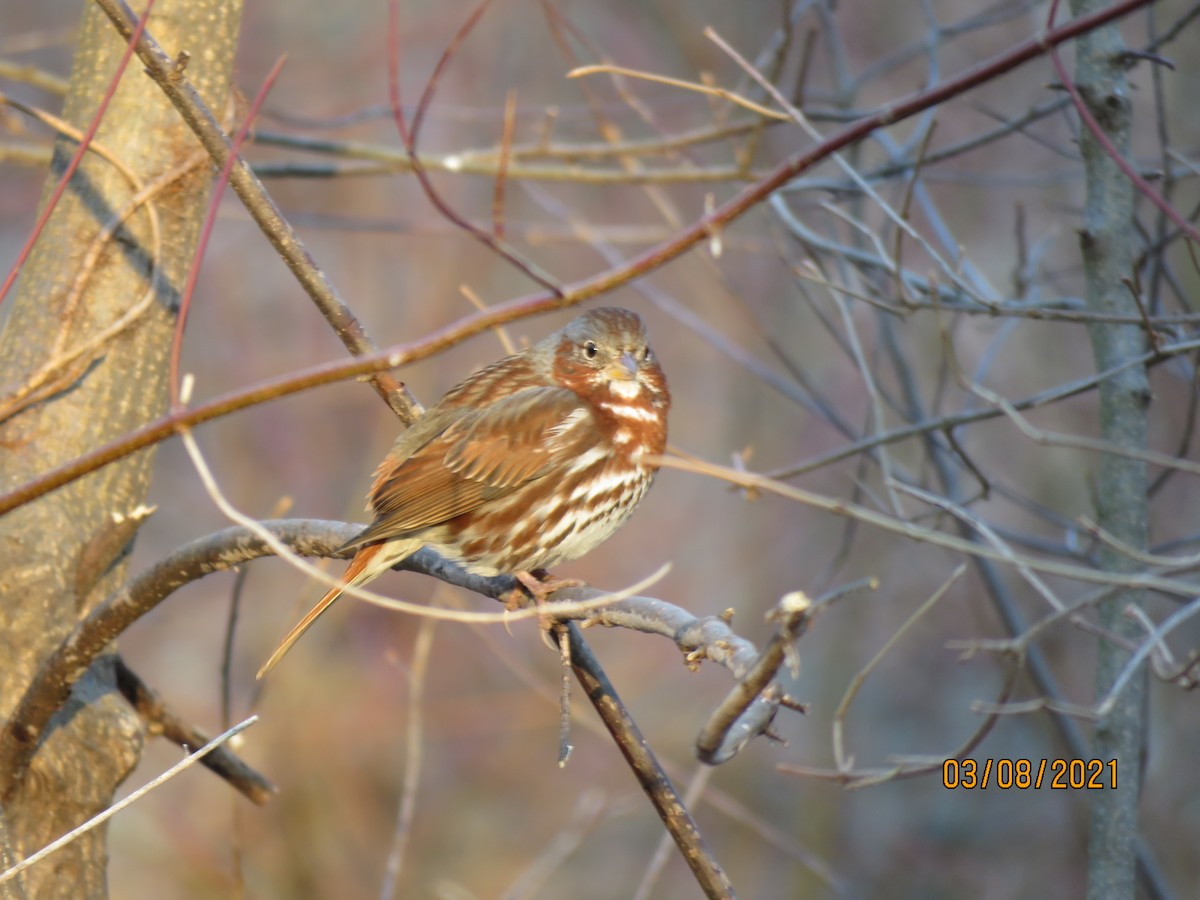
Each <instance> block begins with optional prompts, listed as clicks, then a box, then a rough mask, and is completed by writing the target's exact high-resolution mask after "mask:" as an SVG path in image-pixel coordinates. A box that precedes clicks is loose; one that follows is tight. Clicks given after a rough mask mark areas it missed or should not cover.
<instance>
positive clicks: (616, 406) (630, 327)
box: [259, 307, 671, 677]
mask: <svg viewBox="0 0 1200 900" xmlns="http://www.w3.org/2000/svg"><path fill="white" fill-rule="evenodd" d="M670 404H671V395H670V394H669V393H668V391H667V381H666V378H665V376H664V375H663V371H662V369H661V368H660V367H659V365H658V362H657V361H656V360H655V358H654V356H653V354H652V353H651V352H650V347H649V345H648V344H647V343H646V329H645V326H644V325H643V323H642V320H641V319H640V318H639V317H638V316H637V314H636V313H632V312H630V311H629V310H627V309H617V308H613V307H608V308H603V309H596V310H593V311H591V312H588V313H585V314H584V315H582V316H579V317H578V318H577V319H575V320H574V321H572V322H571V323H570V324H568V325H567V326H566V327H565V328H563V329H562V330H560V331H556V332H555V333H554V334H552V335H550V336H549V337H546V338H544V339H543V340H541V341H539V342H538V343H536V344H534V345H533V346H532V347H529V348H528V349H526V350H522V351H521V352H520V353H514V354H513V355H512V356H508V357H505V358H504V359H502V360H500V361H499V362H495V363H492V365H490V366H488V367H487V368H485V369H482V370H481V371H479V372H476V373H475V374H474V375H472V376H470V377H469V378H467V380H466V381H463V382H462V383H461V384H459V385H458V386H457V387H455V388H453V389H451V391H450V392H449V393H448V394H446V396H444V397H443V398H442V399H441V400H439V401H438V402H437V403H435V404H434V405H433V406H431V407H430V408H429V409H428V410H427V411H426V412H425V414H424V415H423V416H421V418H420V419H418V420H417V422H416V423H414V424H413V426H412V427H411V428H409V429H408V430H407V431H405V432H404V433H403V434H402V435H400V437H399V439H398V440H397V441H396V443H395V445H394V446H393V447H392V449H391V452H390V453H388V455H387V456H386V457H385V458H384V460H383V462H381V463H380V464H379V467H378V468H377V469H376V470H375V481H374V483H373V484H372V485H371V491H370V494H369V496H368V503H367V509H368V510H369V511H370V512H372V513H374V515H375V521H374V523H373V524H372V525H371V526H370V527H369V528H367V529H366V530H365V531H363V532H362V533H360V534H359V535H358V536H357V537H355V538H354V539H353V540H351V541H349V542H348V543H347V544H346V545H345V546H344V547H343V548H342V549H343V550H350V549H355V550H357V551H358V552H357V553H356V554H355V555H354V559H353V560H352V561H351V563H350V567H349V568H348V569H347V570H346V573H345V575H343V576H342V579H341V582H340V584H339V585H338V586H337V587H335V588H334V589H333V590H331V591H330V592H329V593H327V594H326V595H325V596H324V597H322V598H321V600H320V601H319V602H318V603H317V605H316V606H314V607H313V608H312V610H311V611H310V612H309V613H308V615H306V616H305V617H304V618H303V619H301V620H300V622H299V624H297V625H296V627H295V628H293V629H292V630H291V631H290V632H289V633H288V635H287V637H285V638H284V639H283V642H282V643H281V644H280V645H279V648H278V649H277V650H276V651H275V652H274V653H273V654H271V658H270V659H269V660H267V662H266V664H265V665H264V666H263V667H262V670H261V671H260V672H259V676H260V677H261V676H263V675H265V674H266V673H267V672H269V671H270V670H271V669H272V668H273V667H274V666H275V664H276V663H277V662H279V660H280V658H281V657H282V656H283V655H284V654H285V653H286V652H287V651H288V650H289V649H290V648H291V646H292V644H294V643H295V642H296V640H297V639H298V638H299V637H300V635H302V634H303V633H304V632H305V631H306V630H307V629H308V627H309V626H310V625H312V623H313V622H314V621H315V620H316V619H317V617H318V616H320V615H321V613H323V612H324V611H325V610H326V609H327V608H328V607H329V605H330V604H331V603H333V601H334V600H336V599H337V598H338V596H339V595H340V594H341V593H342V591H343V590H344V589H345V588H346V587H348V586H351V585H361V584H365V583H366V582H368V581H371V580H372V579H373V578H376V577H377V576H379V575H381V574H382V573H383V572H386V571H387V570H388V569H390V568H391V567H392V566H394V565H396V564H397V563H399V562H401V561H402V560H404V559H405V558H406V557H408V556H411V555H412V554H413V553H415V552H416V551H417V550H419V549H420V548H421V547H430V548H432V549H433V550H435V551H437V552H438V553H439V554H441V555H442V556H444V557H446V558H448V559H452V560H454V561H456V562H458V563H459V564H460V565H462V566H463V567H464V568H466V569H467V570H469V571H471V572H473V573H477V574H481V575H497V574H500V573H506V574H512V575H515V576H516V577H517V578H518V579H519V580H520V581H521V583H522V584H524V585H525V586H526V587H527V588H528V589H529V590H530V592H531V593H533V594H534V595H535V596H537V597H539V599H541V598H542V597H544V595H545V594H546V593H548V592H549V591H548V590H547V589H548V588H551V585H552V584H553V583H554V582H553V580H551V581H546V582H543V581H541V579H540V576H541V575H542V574H543V572H542V570H544V569H546V568H548V567H549V566H553V565H557V564H558V563H561V562H563V561H565V560H569V559H577V558H578V557H580V556H583V555H584V554H585V553H587V552H588V551H589V550H591V549H592V548H593V547H595V546H597V545H598V544H600V543H601V542H602V541H604V540H605V539H607V538H608V537H609V536H610V535H611V534H612V533H613V532H614V531H616V530H617V528H619V527H620V526H621V524H622V523H624V521H625V520H626V519H628V518H629V515H630V513H632V512H633V509H634V507H635V506H637V504H638V502H639V501H640V500H641V499H642V497H643V496H644V495H645V493H646V490H647V489H648V488H649V487H650V482H651V480H652V479H653V478H654V472H655V470H656V469H657V468H658V467H657V466H656V465H655V464H654V463H653V462H649V461H645V460H643V459H642V456H643V454H659V453H662V452H663V449H664V448H665V447H666V443H667V409H668V408H669V407H670ZM535 573H536V574H535ZM551 589H552V588H551Z"/></svg>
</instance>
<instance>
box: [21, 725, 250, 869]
mask: <svg viewBox="0 0 1200 900" xmlns="http://www.w3.org/2000/svg"><path fill="white" fill-rule="evenodd" d="M257 721H258V716H251V717H250V718H248V719H246V720H245V721H243V722H240V723H238V724H237V725H235V726H233V727H232V728H230V729H229V730H228V731H226V732H224V733H223V734H220V735H218V736H217V737H215V738H213V739H212V740H211V741H209V742H208V743H207V744H205V745H204V746H203V747H201V748H200V749H199V750H197V751H196V752H195V753H191V754H189V755H188V756H185V757H184V758H183V759H181V760H180V761H179V762H177V763H176V764H175V765H173V766H171V768H169V769H167V771H165V772H163V773H162V774H161V775H159V776H158V777H157V778H155V779H153V780H152V781H150V782H149V783H148V784H145V785H143V786H142V787H140V788H138V789H137V790H136V791H134V792H133V793H132V794H130V795H129V796H128V797H126V798H125V799H124V800H121V801H120V802H118V803H114V804H113V805H112V806H110V807H109V808H108V809H106V810H104V812H102V813H100V814H99V815H96V816H93V817H92V818H90V819H88V820H87V821H86V822H84V823H83V824H82V825H80V826H79V827H78V828H75V829H72V830H71V831H69V832H67V833H66V834H64V835H63V836H62V837H60V838H59V839H58V840H55V841H52V842H51V843H49V844H47V845H46V846H45V847H43V848H42V849H41V850H38V851H37V852H36V853H33V854H31V855H30V856H27V857H26V858H25V859H23V860H21V862H19V863H17V864H16V865H15V866H13V867H12V868H10V869H8V870H6V871H4V872H0V884H3V883H4V882H6V881H8V880H9V879H10V878H14V877H15V876H17V875H19V874H20V873H21V872H23V871H25V870H26V869H28V868H29V867H30V866H32V865H34V864H35V863H38V862H41V861H42V860H43V859H45V858H46V857H47V856H49V855H50V854H52V853H54V852H55V851H57V850H61V849H62V848H63V847H65V846H67V844H70V843H71V842H72V841H74V840H75V839H76V838H78V837H80V836H81V835H84V834H86V833H87V832H89V831H91V830H92V829H93V828H95V827H96V826H98V825H102V824H104V823H105V822H107V821H108V820H109V819H111V818H112V817H113V816H115V815H116V814H117V813H119V812H121V810H123V809H125V808H126V807H128V806H130V805H131V804H133V803H136V802H137V801H138V800H140V799H142V797H144V796H145V795H146V794H148V793H150V791H152V790H154V789H155V788H157V787H159V786H160V785H162V784H165V783H166V782H168V781H170V780H171V779H172V778H174V777H175V776H176V775H178V774H179V773H180V772H182V771H183V770H184V769H187V768H189V767H190V766H192V765H193V764H194V763H197V762H199V761H201V760H203V759H204V757H206V756H207V755H208V754H209V753H211V752H212V751H213V750H215V749H216V748H217V747H219V746H221V745H222V744H223V743H225V742H226V741H228V740H229V739H230V738H232V737H233V736H234V735H237V734H240V733H241V732H242V731H245V730H246V729H247V728H249V727H250V726H251V725H253V724H254V723H255V722H257Z"/></svg>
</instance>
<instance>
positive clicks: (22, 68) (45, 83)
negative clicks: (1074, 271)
mask: <svg viewBox="0 0 1200 900" xmlns="http://www.w3.org/2000/svg"><path fill="white" fill-rule="evenodd" d="M0 78H5V79H7V80H9V81H19V82H21V83H22V84H28V85H30V86H31V87H35V88H40V89H41V90H43V91H45V92H46V93H48V94H54V95H55V96H56V97H62V96H64V95H65V94H66V93H67V79H65V78H63V77H62V76H61V75H55V74H54V73H53V72H47V71H46V70H45V69H41V68H38V67H37V66H33V65H28V64H26V63H18V62H13V61H12V60H9V59H0Z"/></svg>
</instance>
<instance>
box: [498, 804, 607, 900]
mask: <svg viewBox="0 0 1200 900" xmlns="http://www.w3.org/2000/svg"><path fill="white" fill-rule="evenodd" d="M609 812H610V805H609V803H608V801H607V800H606V798H605V796H604V794H603V792H601V791H600V790H598V789H596V788H589V789H587V790H584V791H583V792H582V793H581V794H580V795H579V799H578V800H577V801H576V803H575V808H574V809H573V810H571V817H570V819H569V820H568V821H567V822H566V823H565V824H564V825H561V826H559V828H558V830H557V831H555V833H554V837H553V838H551V839H550V840H549V841H548V842H547V843H546V846H545V847H544V848H543V849H542V852H541V853H539V854H538V855H537V856H536V857H534V859H533V860H532V861H531V862H530V863H529V865H528V866H526V867H525V871H523V872H522V873H521V874H520V875H519V876H518V877H517V879H516V880H515V881H514V882H513V883H512V884H511V885H509V886H508V887H507V888H506V889H504V890H503V891H501V892H500V893H499V894H497V895H496V896H497V897H499V898H501V900H525V898H534V897H542V896H545V895H546V890H545V886H546V884H547V882H549V880H550V878H551V876H552V875H554V873H555V872H556V871H558V870H559V869H560V868H562V866H563V864H564V863H565V862H566V861H567V860H568V859H569V858H570V857H571V855H572V854H574V853H575V852H576V851H577V850H578V849H579V848H580V847H582V846H584V842H585V841H586V840H587V837H588V835H589V834H590V833H591V832H592V831H593V830H595V828H596V826H597V825H599V824H600V822H601V820H602V819H603V818H604V817H605V815H606V814H607V813H609Z"/></svg>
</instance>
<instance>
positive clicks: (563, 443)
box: [348, 387, 598, 546]
mask: <svg viewBox="0 0 1200 900" xmlns="http://www.w3.org/2000/svg"><path fill="white" fill-rule="evenodd" d="M430 414H433V415H438V413H437V412H434V411H432V410H431V411H430V413H426V415H430ZM596 429H597V425H596V420H595V417H594V415H593V414H592V412H591V410H590V408H589V407H588V406H587V405H586V404H585V403H584V402H583V401H582V400H580V398H579V397H578V395H576V394H575V393H573V392H571V391H568V390H564V389H562V388H556V387H544V388H530V389H528V390H524V391H519V392H517V393H515V394H512V395H510V396H507V397H503V398H501V399H500V400H497V401H496V402H494V403H491V404H489V405H487V406H485V407H484V408H482V409H473V410H456V411H455V413H454V415H453V416H451V417H450V420H449V422H448V424H447V425H446V426H445V427H444V428H442V429H441V430H435V431H434V432H433V433H432V434H430V435H429V436H428V438H427V439H426V440H425V441H424V443H423V444H421V446H419V447H417V448H415V449H413V450H412V451H411V452H410V453H409V455H408V456H407V457H406V458H403V459H401V460H399V461H398V462H397V461H396V457H395V456H391V457H389V458H388V459H385V460H384V462H383V463H382V464H381V465H380V467H379V469H378V470H377V471H376V478H375V483H374V485H372V487H371V495H370V496H371V509H372V510H373V511H374V512H375V517H376V518H375V523H374V524H373V525H372V526H371V527H370V528H368V529H367V530H366V531H364V532H363V533H362V534H360V535H358V537H356V538H355V539H354V540H353V541H352V542H351V543H350V545H348V546H362V545H364V544H369V543H372V542H375V541H380V540H390V539H392V538H394V537H398V536H400V535H402V534H405V533H406V532H411V531H414V530H416V529H418V528H424V527H427V526H430V525H436V524H438V523H440V522H445V521H446V520H448V519H452V518H454V517H455V516H458V515H461V514H463V513H465V512H469V511H471V510H472V509H474V508H476V507H477V506H479V505H480V504H481V503H483V502H485V501H487V500H492V499H495V498H497V497H501V496H504V495H505V494H507V493H509V492H511V491H513V490H515V489H516V488H518V487H520V486H521V485H523V484H525V483H527V482H529V481H532V480H533V479H535V478H539V477H541V476H543V475H545V474H546V473H547V472H548V471H550V470H551V469H552V468H553V467H554V466H555V464H556V463H559V462H565V461H566V460H569V459H572V458H574V457H575V456H577V455H578V454H580V453H582V452H583V451H584V450H586V449H587V448H588V447H589V446H592V445H593V444H594V443H595V442H596V440H597V438H598V433H597V430H596ZM406 449H407V448H406Z"/></svg>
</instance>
